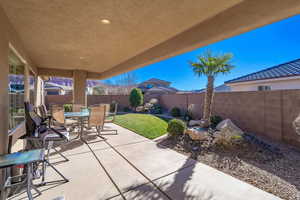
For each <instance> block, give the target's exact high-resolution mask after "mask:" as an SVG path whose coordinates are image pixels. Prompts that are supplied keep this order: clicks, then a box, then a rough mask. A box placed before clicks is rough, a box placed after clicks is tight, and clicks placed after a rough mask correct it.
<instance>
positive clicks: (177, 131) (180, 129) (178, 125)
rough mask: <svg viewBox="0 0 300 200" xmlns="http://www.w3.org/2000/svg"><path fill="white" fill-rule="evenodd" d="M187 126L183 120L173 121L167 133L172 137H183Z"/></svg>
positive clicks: (170, 122)
mask: <svg viewBox="0 0 300 200" xmlns="http://www.w3.org/2000/svg"><path fill="white" fill-rule="evenodd" d="M185 128H186V125H185V123H184V122H183V121H182V120H179V119H172V120H170V121H169V123H168V128H167V131H168V133H169V135H171V136H178V135H182V134H183V133H184V131H185Z"/></svg>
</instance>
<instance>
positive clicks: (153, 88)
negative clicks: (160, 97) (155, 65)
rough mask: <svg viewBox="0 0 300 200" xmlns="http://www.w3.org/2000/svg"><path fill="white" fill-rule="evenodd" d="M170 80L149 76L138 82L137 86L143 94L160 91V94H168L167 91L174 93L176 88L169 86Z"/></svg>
mask: <svg viewBox="0 0 300 200" xmlns="http://www.w3.org/2000/svg"><path fill="white" fill-rule="evenodd" d="M170 85H171V82H168V81H164V80H160V79H156V78H151V79H149V80H147V81H144V82H142V83H140V84H138V86H137V87H138V88H140V89H141V90H142V91H143V93H144V94H146V93H162V94H166V93H167V94H168V93H176V92H177V89H175V88H173V87H170Z"/></svg>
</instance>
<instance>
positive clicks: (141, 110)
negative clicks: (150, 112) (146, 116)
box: [135, 106, 144, 112]
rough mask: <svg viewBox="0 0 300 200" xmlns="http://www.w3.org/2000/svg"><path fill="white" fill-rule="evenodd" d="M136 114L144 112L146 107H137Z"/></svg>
mask: <svg viewBox="0 0 300 200" xmlns="http://www.w3.org/2000/svg"><path fill="white" fill-rule="evenodd" d="M135 111H136V112H144V106H138V107H136V110H135Z"/></svg>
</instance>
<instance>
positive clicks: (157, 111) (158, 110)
mask: <svg viewBox="0 0 300 200" xmlns="http://www.w3.org/2000/svg"><path fill="white" fill-rule="evenodd" d="M150 113H151V114H162V107H161V106H160V105H158V104H154V105H153V106H152V107H151V109H150Z"/></svg>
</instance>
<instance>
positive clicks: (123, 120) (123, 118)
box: [114, 113, 168, 139]
mask: <svg viewBox="0 0 300 200" xmlns="http://www.w3.org/2000/svg"><path fill="white" fill-rule="evenodd" d="M114 123H115V124H118V125H120V126H122V127H124V128H127V129H129V130H131V131H134V132H135V133H137V134H139V135H142V136H144V137H146V138H149V139H154V138H157V137H159V136H161V135H163V134H165V133H167V128H168V122H167V120H164V119H161V118H159V117H156V116H154V115H151V114H133V113H130V114H124V115H117V116H116V118H115V122H114Z"/></svg>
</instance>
